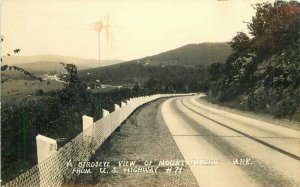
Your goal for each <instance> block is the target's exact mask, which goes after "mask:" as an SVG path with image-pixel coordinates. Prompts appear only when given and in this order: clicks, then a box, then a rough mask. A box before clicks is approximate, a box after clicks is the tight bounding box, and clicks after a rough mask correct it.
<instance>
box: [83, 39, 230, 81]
mask: <svg viewBox="0 0 300 187" xmlns="http://www.w3.org/2000/svg"><path fill="white" fill-rule="evenodd" d="M230 52H231V49H230V47H229V45H228V44H227V43H200V44H189V45H185V46H183V47H180V48H177V49H174V50H170V51H167V52H163V53H160V54H157V55H154V56H149V57H145V58H141V59H136V60H132V61H128V62H124V63H120V64H116V65H111V66H106V67H102V68H100V80H101V82H102V83H105V84H117V85H120V84H121V85H123V84H132V83H135V82H145V81H146V80H148V79H150V78H157V79H160V80H163V81H167V80H177V81H178V80H183V79H188V81H192V80H193V79H194V80H199V77H201V76H200V75H199V74H198V73H201V72H202V73H204V72H205V71H206V67H207V66H208V65H209V64H211V63H214V62H222V63H224V62H225V61H226V59H227V57H228V55H229V54H230ZM204 74H205V73H204ZM179 75H180V77H181V78H179ZM79 76H80V77H82V78H83V79H88V80H89V81H91V80H98V79H99V68H93V69H86V70H83V71H79ZM184 82H186V80H184Z"/></svg>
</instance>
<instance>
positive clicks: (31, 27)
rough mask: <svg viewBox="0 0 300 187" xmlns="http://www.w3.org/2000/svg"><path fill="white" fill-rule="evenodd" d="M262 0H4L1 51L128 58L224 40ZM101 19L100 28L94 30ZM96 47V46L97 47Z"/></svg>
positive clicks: (242, 28) (241, 27) (242, 27)
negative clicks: (193, 44) (18, 50)
mask: <svg viewBox="0 0 300 187" xmlns="http://www.w3.org/2000/svg"><path fill="white" fill-rule="evenodd" d="M258 2H263V0H184V1H183V0H2V2H1V35H2V36H4V37H5V41H4V42H3V43H1V48H2V54H6V53H7V52H9V51H11V50H12V49H15V48H20V49H21V53H20V54H18V55H24V56H33V55H49V54H51V55H63V56H74V57H79V58H86V59H98V57H99V53H98V52H99V51H100V58H101V59H118V60H132V59H138V58H142V57H145V56H150V55H154V54H158V53H161V52H164V51H168V50H171V49H175V48H178V47H181V46H183V45H187V44H191V43H202V42H228V41H230V40H231V38H232V37H233V36H234V35H236V33H237V32H238V31H243V32H246V33H247V25H246V23H245V22H247V21H250V20H251V17H252V16H253V15H254V13H255V12H254V9H253V8H252V7H251V4H255V3H258ZM99 21H101V22H102V23H103V26H104V27H102V29H101V32H100V48H99V40H98V32H97V31H96V30H95V29H94V26H95V24H96V23H97V22H99ZM99 49H100V50H99Z"/></svg>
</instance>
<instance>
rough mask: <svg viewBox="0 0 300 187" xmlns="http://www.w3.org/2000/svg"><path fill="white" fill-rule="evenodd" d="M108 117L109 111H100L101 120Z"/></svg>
mask: <svg viewBox="0 0 300 187" xmlns="http://www.w3.org/2000/svg"><path fill="white" fill-rule="evenodd" d="M107 115H109V111H107V110H104V109H102V118H103V117H105V116H107Z"/></svg>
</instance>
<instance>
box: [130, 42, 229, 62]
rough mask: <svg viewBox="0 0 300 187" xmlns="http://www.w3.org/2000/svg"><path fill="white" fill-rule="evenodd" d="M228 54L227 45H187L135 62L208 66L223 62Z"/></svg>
mask: <svg viewBox="0 0 300 187" xmlns="http://www.w3.org/2000/svg"><path fill="white" fill-rule="evenodd" d="M230 53H231V48H230V46H229V44H228V43H200V44H188V45H185V46H182V47H180V48H177V49H173V50H170V51H166V52H163V53H160V54H157V55H154V56H149V57H146V58H142V59H138V60H136V61H139V62H145V63H149V64H151V65H192V66H195V65H199V64H202V65H208V64H212V63H214V62H225V61H226V59H227V57H228V55H229V54H230Z"/></svg>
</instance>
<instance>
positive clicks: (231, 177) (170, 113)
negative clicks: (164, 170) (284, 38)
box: [161, 95, 300, 187]
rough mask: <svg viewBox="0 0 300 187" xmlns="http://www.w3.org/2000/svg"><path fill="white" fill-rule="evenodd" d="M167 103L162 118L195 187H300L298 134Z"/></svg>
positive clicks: (184, 102) (178, 101)
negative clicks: (197, 186)
mask: <svg viewBox="0 0 300 187" xmlns="http://www.w3.org/2000/svg"><path fill="white" fill-rule="evenodd" d="M199 98H200V96H199V95H198V96H189V97H178V98H171V99H168V100H167V101H165V102H164V103H163V105H162V109H161V112H162V115H163V119H164V121H165V123H166V125H167V127H168V128H169V130H170V133H171V135H172V137H173V138H174V140H175V142H176V144H177V146H178V148H179V150H180V151H181V153H182V155H183V157H184V159H185V160H188V161H190V163H192V164H190V166H189V167H190V169H191V171H192V173H193V174H194V176H195V178H196V180H197V182H198V184H199V186H203V187H218V186H222V187H225V186H228V187H229V186H230V187H232V186H234V187H235V186H237V187H239V186H247V187H248V186H268V187H269V186H280V187H285V186H300V132H299V131H297V130H293V129H290V128H287V127H283V126H278V125H273V124H270V123H267V122H263V121H259V120H256V119H253V118H249V117H244V116H240V115H237V114H233V113H230V112H228V111H225V110H220V109H216V108H213V107H211V106H209V105H204V104H203V103H200V102H198V101H199Z"/></svg>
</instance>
